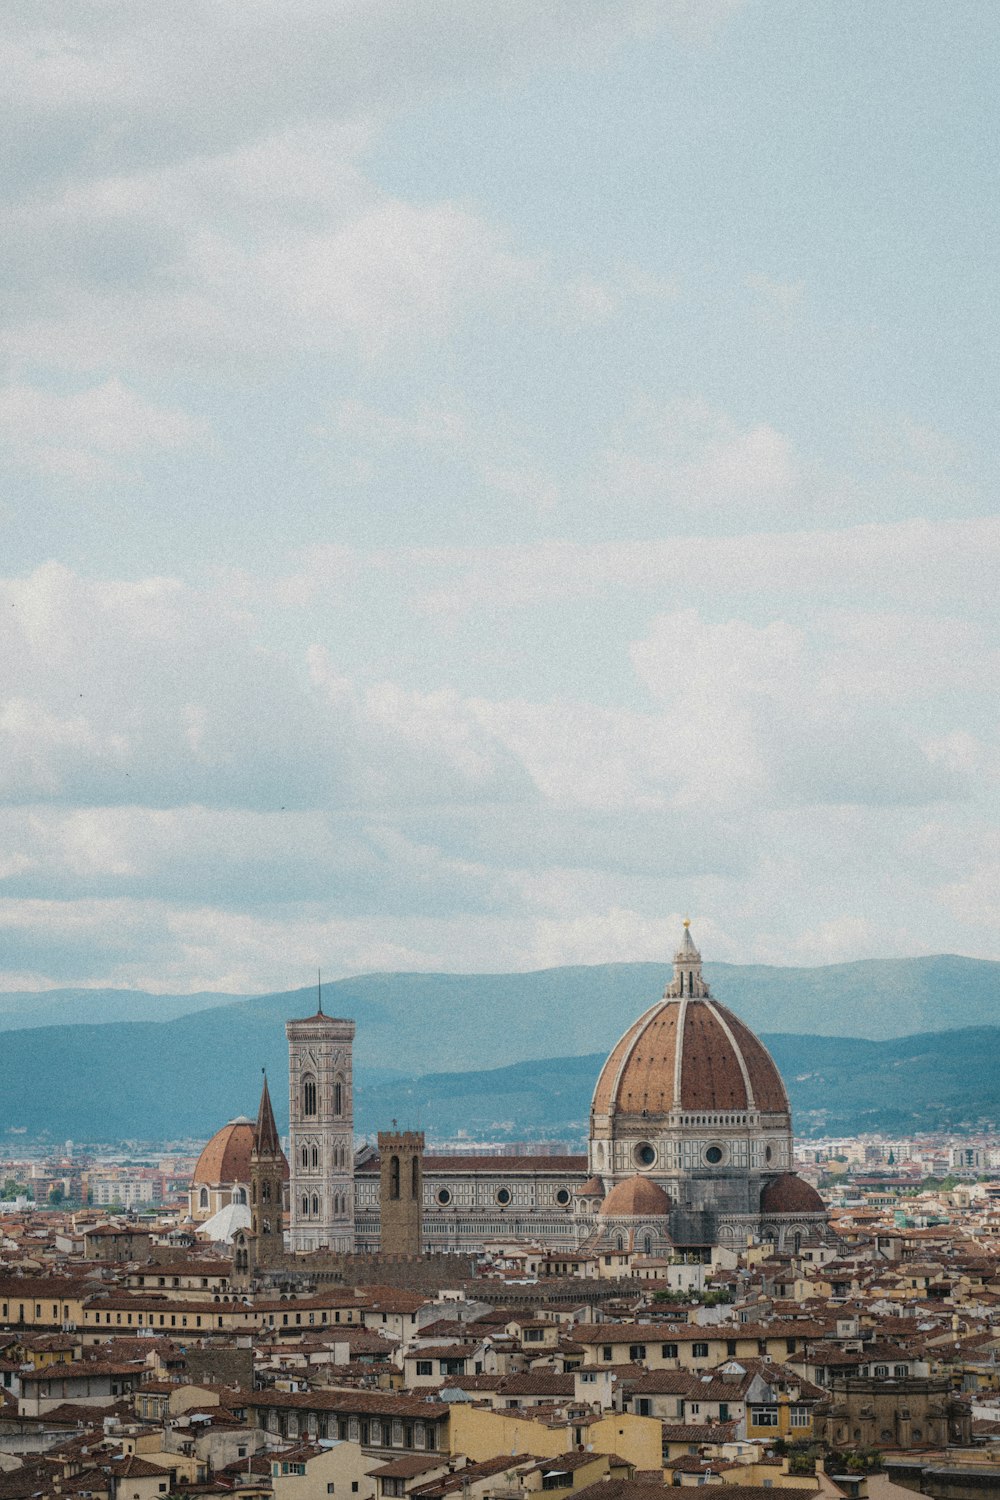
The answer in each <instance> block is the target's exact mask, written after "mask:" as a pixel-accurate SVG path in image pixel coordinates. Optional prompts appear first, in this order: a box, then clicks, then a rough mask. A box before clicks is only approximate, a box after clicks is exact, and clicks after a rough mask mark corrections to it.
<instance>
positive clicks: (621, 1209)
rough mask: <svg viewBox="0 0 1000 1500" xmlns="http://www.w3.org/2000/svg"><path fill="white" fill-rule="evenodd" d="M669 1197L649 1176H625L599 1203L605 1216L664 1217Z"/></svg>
mask: <svg viewBox="0 0 1000 1500" xmlns="http://www.w3.org/2000/svg"><path fill="white" fill-rule="evenodd" d="M669 1212H670V1199H669V1197H668V1196H667V1194H666V1193H665V1192H664V1191H663V1189H662V1188H661V1187H660V1186H659V1185H658V1184H657V1183H655V1182H653V1181H652V1180H651V1179H650V1178H649V1177H640V1176H638V1175H636V1176H635V1177H627V1178H626V1179H625V1181H624V1182H619V1183H617V1184H616V1185H615V1186H614V1187H613V1188H612V1189H611V1191H610V1193H609V1194H608V1196H607V1197H606V1198H605V1200H604V1202H603V1203H602V1204H601V1213H602V1215H603V1216H604V1217H605V1218H619V1217H621V1218H640V1217H641V1218H664V1217H665V1216H666V1215H667V1214H669Z"/></svg>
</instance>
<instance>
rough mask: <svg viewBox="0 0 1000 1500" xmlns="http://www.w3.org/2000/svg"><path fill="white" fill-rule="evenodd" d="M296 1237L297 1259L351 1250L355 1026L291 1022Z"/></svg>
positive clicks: (320, 1016)
mask: <svg viewBox="0 0 1000 1500" xmlns="http://www.w3.org/2000/svg"><path fill="white" fill-rule="evenodd" d="M285 1035H286V1036H287V1038H288V1118H289V1138H290V1151H291V1161H290V1163H289V1166H290V1168H291V1191H290V1195H289V1196H290V1201H291V1236H290V1248H291V1249H292V1250H294V1251H297V1252H301V1251H306V1252H308V1251H310V1250H331V1251H334V1252H338V1253H340V1254H344V1253H348V1254H350V1253H352V1252H353V1250H354V1081H353V1047H354V1022H353V1021H346V1020H338V1019H337V1018H336V1017H334V1016H327V1015H324V1013H323V1000H322V995H320V997H319V1002H318V1009H317V1011H316V1014H315V1015H314V1016H308V1017H306V1018H305V1019H304V1020H301V1021H288V1022H286V1025H285Z"/></svg>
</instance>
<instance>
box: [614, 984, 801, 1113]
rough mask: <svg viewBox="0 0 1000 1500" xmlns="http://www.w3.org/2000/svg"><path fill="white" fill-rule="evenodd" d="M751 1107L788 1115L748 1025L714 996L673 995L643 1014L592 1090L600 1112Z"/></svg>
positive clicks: (780, 1087) (767, 1057)
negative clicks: (678, 996)
mask: <svg viewBox="0 0 1000 1500" xmlns="http://www.w3.org/2000/svg"><path fill="white" fill-rule="evenodd" d="M678 1050H679V1051H680V1057H679V1058H678V1055H677V1054H678ZM754 1108H756V1109H759V1110H762V1111H763V1112H764V1113H765V1114H786V1113H787V1111H788V1095H787V1094H786V1093H785V1086H784V1084H783V1083H782V1081H781V1074H780V1073H779V1072H778V1069H777V1067H776V1066H775V1064H774V1061H773V1059H772V1057H771V1054H770V1053H769V1052H768V1050H767V1048H766V1047H765V1046H764V1044H763V1043H762V1042H761V1041H759V1040H758V1039H757V1037H755V1036H754V1034H753V1032H752V1031H751V1030H750V1029H749V1027H748V1026H745V1025H744V1024H743V1022H742V1021H741V1020H740V1019H739V1017H738V1016H734V1015H733V1013H732V1011H731V1010H728V1009H727V1008H726V1006H724V1005H720V1004H719V1002H718V1001H717V1000H713V999H711V997H704V998H701V997H699V998H695V999H687V1000H682V999H675V998H673V997H671V998H669V999H664V1000H661V1001H660V1002H659V1004H658V1005H654V1006H653V1007H652V1009H651V1010H648V1011H647V1012H646V1014H645V1015H644V1016H640V1017H639V1019H638V1021H636V1022H635V1023H634V1024H633V1025H632V1026H630V1027H629V1029H628V1031H626V1033H625V1035H624V1036H623V1037H622V1038H621V1040H620V1041H619V1042H618V1044H617V1046H616V1047H615V1048H614V1050H613V1051H612V1053H611V1056H610V1057H609V1058H608V1060H607V1062H606V1063H605V1064H604V1067H603V1068H602V1069H601V1075H600V1077H599V1078H598V1080H597V1087H596V1089H595V1090H594V1111H595V1113H597V1114H610V1113H612V1111H617V1112H619V1113H624V1114H641V1113H642V1111H643V1110H647V1111H648V1112H649V1113H650V1114H667V1113H668V1112H669V1111H670V1110H672V1109H684V1110H700V1109H701V1110H712V1111H715V1110H725V1109H754Z"/></svg>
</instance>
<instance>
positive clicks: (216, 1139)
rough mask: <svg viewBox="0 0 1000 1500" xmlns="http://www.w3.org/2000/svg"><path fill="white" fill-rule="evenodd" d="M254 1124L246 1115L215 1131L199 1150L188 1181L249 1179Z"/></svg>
mask: <svg viewBox="0 0 1000 1500" xmlns="http://www.w3.org/2000/svg"><path fill="white" fill-rule="evenodd" d="M252 1150H253V1125H252V1124H251V1122H250V1121H249V1120H248V1119H247V1118H246V1116H245V1115H240V1116H238V1118H237V1119H235V1120H230V1121H229V1124H228V1125H223V1127H222V1129H221V1130H217V1131H216V1132H215V1134H214V1135H213V1137H212V1139H211V1140H210V1141H209V1142H208V1145H207V1146H205V1147H204V1148H203V1150H202V1153H201V1155H200V1156H199V1158H198V1164H197V1166H196V1167H195V1169H194V1176H193V1177H192V1179H191V1181H192V1183H193V1184H195V1185H196V1186H199V1187H200V1186H202V1185H204V1186H206V1187H215V1186H218V1185H219V1184H225V1183H231V1182H249V1181H250V1152H251V1151H252Z"/></svg>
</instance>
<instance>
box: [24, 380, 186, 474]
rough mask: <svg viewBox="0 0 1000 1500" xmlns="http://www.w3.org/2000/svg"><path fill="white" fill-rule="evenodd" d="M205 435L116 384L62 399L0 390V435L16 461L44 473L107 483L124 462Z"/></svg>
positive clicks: (177, 414) (34, 390)
mask: <svg viewBox="0 0 1000 1500" xmlns="http://www.w3.org/2000/svg"><path fill="white" fill-rule="evenodd" d="M205 432H206V428H205V424H204V423H203V422H201V421H199V420H198V419H197V418H195V417H192V416H190V415H189V414H188V413H187V412H183V411H179V410H177V409H176V408H172V407H166V406H159V405H157V404H155V403H154V402H151V401H146V400H144V399H143V398H142V397H141V396H139V395H138V394H137V393H136V392H135V391H134V390H131V389H130V388H129V387H128V386H126V385H124V384H123V383H122V382H121V381H120V380H117V379H111V380H106V381H104V382H103V383H102V384H100V385H93V386H88V387H85V388H84V389H82V390H78V391H71V392H69V393H65V394H60V393H56V392H54V391H50V390H44V389H41V388H39V387H37V386H29V385H17V384H13V385H8V386H6V387H2V388H0V436H2V437H3V438H4V439H5V440H6V442H7V443H8V445H9V447H10V448H11V449H12V450H13V453H14V456H15V459H16V460H18V461H19V462H21V463H25V464H27V465H28V466H29V467H31V468H35V469H38V470H39V471H40V472H41V473H43V474H50V475H66V476H68V477H71V478H75V479H82V480H98V479H104V478H108V477H112V476H114V475H115V474H117V473H118V472H119V470H120V466H121V464H122V462H123V461H125V460H134V459H139V458H141V457H142V456H143V455H146V454H152V453H157V452H164V451H169V450H171V449H177V448H186V447H189V446H191V445H192V444H194V443H197V442H200V441H201V440H202V439H203V437H204V436H205Z"/></svg>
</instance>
